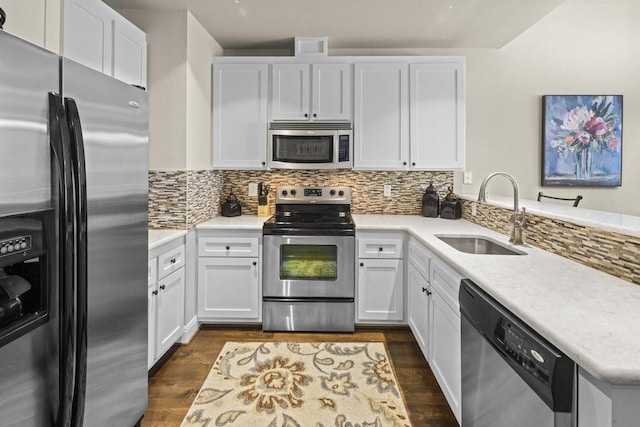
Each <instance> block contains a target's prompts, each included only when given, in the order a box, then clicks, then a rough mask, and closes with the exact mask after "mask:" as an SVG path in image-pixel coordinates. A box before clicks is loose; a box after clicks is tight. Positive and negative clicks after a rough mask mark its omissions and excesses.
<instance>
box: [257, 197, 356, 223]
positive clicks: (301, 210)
mask: <svg viewBox="0 0 640 427" xmlns="http://www.w3.org/2000/svg"><path fill="white" fill-rule="evenodd" d="M310 230H318V231H320V230H321V231H322V232H323V233H331V232H332V231H331V230H335V232H336V233H339V234H345V233H348V234H350V233H354V230H355V224H354V223H353V220H352V218H351V189H350V188H348V187H284V188H279V189H278V191H277V192H276V213H275V215H274V216H272V217H271V218H269V219H268V220H267V221H266V222H265V223H264V226H263V234H283V233H285V232H286V233H288V234H296V233H297V234H303V233H304V234H308V233H309V232H310Z"/></svg>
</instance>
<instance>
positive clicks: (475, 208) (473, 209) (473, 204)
mask: <svg viewBox="0 0 640 427" xmlns="http://www.w3.org/2000/svg"><path fill="white" fill-rule="evenodd" d="M477 214H478V204H477V203H476V202H471V216H476V215H477Z"/></svg>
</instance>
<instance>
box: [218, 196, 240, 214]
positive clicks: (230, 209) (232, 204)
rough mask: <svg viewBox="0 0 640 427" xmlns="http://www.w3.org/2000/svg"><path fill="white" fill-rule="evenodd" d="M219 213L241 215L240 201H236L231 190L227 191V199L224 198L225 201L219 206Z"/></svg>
mask: <svg viewBox="0 0 640 427" xmlns="http://www.w3.org/2000/svg"><path fill="white" fill-rule="evenodd" d="M220 214H221V215H222V216H240V215H242V207H241V206H240V203H238V199H236V196H235V194H233V191H231V192H230V193H229V197H227V200H225V202H224V203H222V205H221V206H220Z"/></svg>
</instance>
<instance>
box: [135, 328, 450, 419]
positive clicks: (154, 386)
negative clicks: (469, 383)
mask: <svg viewBox="0 0 640 427" xmlns="http://www.w3.org/2000/svg"><path fill="white" fill-rule="evenodd" d="M227 341H298V342H314V341H342V342H345V341H355V342H357V341H382V342H384V343H385V344H386V346H387V350H388V351H389V357H390V358H391V361H392V364H393V366H394V368H395V372H396V376H397V379H398V382H399V384H400V389H401V390H402V393H403V395H404V400H405V403H406V405H407V410H408V411H409V416H410V418H411V422H412V424H413V426H414V427H457V426H458V423H457V422H456V419H455V417H454V416H453V413H452V412H451V409H449V406H448V404H447V401H446V399H445V397H444V395H443V394H442V391H441V390H440V387H439V386H438V383H437V382H436V379H435V377H434V376H433V373H432V372H431V369H429V365H428V364H427V362H426V361H425V359H424V357H423V356H422V353H421V352H420V348H419V347H418V344H417V343H416V341H415V339H414V338H413V335H412V333H411V331H410V330H409V329H408V328H401V329H395V328H394V329H375V330H374V329H357V330H356V332H355V333H354V334H325V333H323V334H307V333H281V332H271V333H270V332H266V333H265V332H262V331H260V330H257V329H228V328H221V329H201V330H200V331H198V333H197V334H196V336H195V337H194V338H193V340H192V341H191V343H189V345H185V346H181V347H180V348H178V350H177V351H176V352H175V353H174V354H173V355H172V356H171V357H170V359H169V360H168V361H167V363H166V364H165V365H164V366H162V367H161V368H160V369H159V370H158V371H157V372H156V373H155V374H154V375H153V376H152V377H151V378H150V379H149V408H148V409H147V412H146V413H145V415H144V418H143V419H142V427H175V426H179V425H180V423H181V422H182V419H183V418H184V416H185V414H186V413H187V410H188V409H189V407H190V406H191V402H192V401H193V399H194V398H195V396H196V393H197V392H198V390H200V387H201V385H202V383H203V382H204V379H205V378H206V376H207V374H208V373H209V370H210V369H211V366H212V365H213V362H214V361H215V359H216V357H217V356H218V354H219V352H220V350H221V349H222V347H223V346H224V343H225V342H227Z"/></svg>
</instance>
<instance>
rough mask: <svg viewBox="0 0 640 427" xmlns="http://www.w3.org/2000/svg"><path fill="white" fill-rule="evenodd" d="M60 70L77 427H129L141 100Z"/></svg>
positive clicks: (142, 175) (142, 174) (137, 353)
mask: <svg viewBox="0 0 640 427" xmlns="http://www.w3.org/2000/svg"><path fill="white" fill-rule="evenodd" d="M62 69H63V71H62V74H63V86H62V93H63V96H64V97H65V99H67V98H72V99H73V100H74V101H75V104H76V105H77V109H78V115H79V117H80V122H81V127H82V135H83V140H84V153H85V166H86V189H87V212H88V221H87V245H88V252H87V283H88V285H87V299H88V304H87V315H88V321H87V343H88V348H87V353H86V354H87V364H86V393H85V396H86V400H85V405H84V425H95V426H98V425H122V426H125V425H134V424H135V423H136V422H137V421H138V420H139V419H140V418H141V417H142V415H143V414H144V411H145V409H146V406H147V312H146V307H147V276H146V274H147V271H146V266H147V249H148V243H147V206H148V202H147V192H148V178H147V177H148V147H147V145H148V138H147V129H148V120H147V111H148V110H147V94H146V92H144V91H142V90H140V89H137V88H134V87H132V86H129V85H126V84H124V83H122V82H120V81H117V80H115V79H112V78H110V77H107V76H105V75H102V74H100V73H97V72H95V71H93V70H90V69H88V68H86V67H84V66H82V65H79V64H77V63H75V62H73V61H69V60H67V59H63V67H62ZM79 334H82V331H80V332H79ZM78 393H82V391H81V390H80V391H79V390H76V396H77V395H78Z"/></svg>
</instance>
